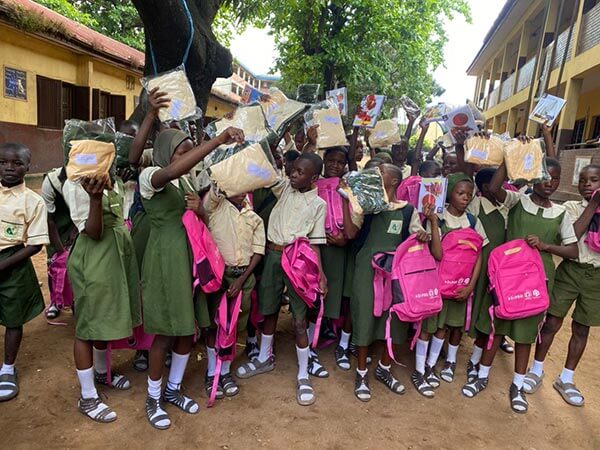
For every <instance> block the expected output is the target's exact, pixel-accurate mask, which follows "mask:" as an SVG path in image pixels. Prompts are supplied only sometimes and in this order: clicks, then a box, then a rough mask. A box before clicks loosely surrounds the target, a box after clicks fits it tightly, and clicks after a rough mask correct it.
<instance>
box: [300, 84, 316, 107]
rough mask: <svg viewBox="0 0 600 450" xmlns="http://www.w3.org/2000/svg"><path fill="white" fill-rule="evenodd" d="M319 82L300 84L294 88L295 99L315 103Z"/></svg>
mask: <svg viewBox="0 0 600 450" xmlns="http://www.w3.org/2000/svg"><path fill="white" fill-rule="evenodd" d="M319 89H321V85H320V84H301V85H299V86H298V89H297V90H296V100H298V101H299V102H302V103H317V101H318V100H319Z"/></svg>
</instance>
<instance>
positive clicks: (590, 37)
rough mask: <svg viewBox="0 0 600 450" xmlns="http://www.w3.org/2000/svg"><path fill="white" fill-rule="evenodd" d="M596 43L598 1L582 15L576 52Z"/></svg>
mask: <svg viewBox="0 0 600 450" xmlns="http://www.w3.org/2000/svg"><path fill="white" fill-rule="evenodd" d="M598 44H600V3H598V4H597V5H596V6H594V7H593V8H592V9H590V10H589V11H588V12H587V13H585V14H584V15H583V19H582V21H581V39H580V41H579V48H578V49H577V54H580V53H583V52H587V51H588V50H590V49H591V48H592V47H595V46H596V45H598Z"/></svg>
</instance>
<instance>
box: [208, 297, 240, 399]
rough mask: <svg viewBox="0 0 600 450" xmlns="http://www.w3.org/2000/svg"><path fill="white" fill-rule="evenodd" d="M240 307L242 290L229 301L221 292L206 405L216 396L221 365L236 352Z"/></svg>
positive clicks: (233, 357) (230, 359)
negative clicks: (212, 374) (212, 370)
mask: <svg viewBox="0 0 600 450" xmlns="http://www.w3.org/2000/svg"><path fill="white" fill-rule="evenodd" d="M241 309H242V291H240V292H239V294H238V295H237V297H236V298H235V299H234V300H233V301H231V299H229V298H228V297H227V293H225V294H223V296H222V297H221V301H220V302H219V307H218V309H217V313H216V314H215V323H216V324H217V337H216V343H215V350H216V352H217V367H216V369H215V378H214V380H213V385H212V390H211V393H210V398H209V400H208V404H207V407H209V408H210V407H212V406H213V405H214V404H215V399H216V397H217V387H218V386H219V379H220V378H221V367H222V366H223V362H224V361H233V360H234V359H235V354H236V344H237V326H238V319H239V316H240V312H241Z"/></svg>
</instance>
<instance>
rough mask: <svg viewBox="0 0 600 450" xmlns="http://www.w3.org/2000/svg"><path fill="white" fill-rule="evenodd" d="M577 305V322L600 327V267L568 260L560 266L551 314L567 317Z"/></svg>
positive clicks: (575, 316)
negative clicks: (572, 307)
mask: <svg viewBox="0 0 600 450" xmlns="http://www.w3.org/2000/svg"><path fill="white" fill-rule="evenodd" d="M573 303H575V309H574V310H573V316H572V317H573V320H574V321H575V322H577V323H580V324H582V325H586V326H588V327H597V326H600V267H594V266H593V265H592V264H584V263H580V262H576V261H571V260H568V259H565V260H563V262H561V263H560V265H559V266H558V269H556V278H555V282H554V290H553V291H552V299H551V302H550V309H549V310H548V314H551V315H553V316H555V317H561V318H562V317H566V315H567V314H568V313H569V310H570V309H571V306H573Z"/></svg>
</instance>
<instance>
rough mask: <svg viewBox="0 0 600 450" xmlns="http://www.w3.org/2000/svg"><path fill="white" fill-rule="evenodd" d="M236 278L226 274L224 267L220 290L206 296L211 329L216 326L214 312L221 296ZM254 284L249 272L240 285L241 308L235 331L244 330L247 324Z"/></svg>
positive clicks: (252, 276)
mask: <svg viewBox="0 0 600 450" xmlns="http://www.w3.org/2000/svg"><path fill="white" fill-rule="evenodd" d="M236 279H237V277H234V276H232V275H230V274H228V271H227V269H225V275H223V285H222V286H221V290H220V291H219V292H216V293H214V294H210V295H209V296H208V314H209V316H210V327H209V328H211V329H215V328H216V324H215V314H216V313H217V308H218V307H219V304H220V303H221V298H222V297H223V293H224V292H225V291H227V289H229V286H231V284H232V283H233V282H234V281H235V280H236ZM255 285H256V279H255V278H254V275H253V274H251V275H250V276H249V277H248V278H247V279H246V281H245V282H244V284H243V286H242V310H241V311H240V315H239V317H238V325H237V331H238V333H240V332H241V331H245V330H246V325H247V324H248V318H249V317H250V306H251V303H252V290H253V289H254V286H255Z"/></svg>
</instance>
